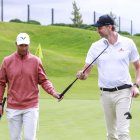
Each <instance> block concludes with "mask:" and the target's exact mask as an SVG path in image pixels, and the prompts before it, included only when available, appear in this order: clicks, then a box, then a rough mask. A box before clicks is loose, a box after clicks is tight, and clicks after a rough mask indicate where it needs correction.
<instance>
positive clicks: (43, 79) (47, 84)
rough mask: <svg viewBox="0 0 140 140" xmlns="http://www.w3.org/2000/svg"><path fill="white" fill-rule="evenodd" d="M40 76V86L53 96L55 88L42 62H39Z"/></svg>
mask: <svg viewBox="0 0 140 140" xmlns="http://www.w3.org/2000/svg"><path fill="white" fill-rule="evenodd" d="M38 76H39V79H38V80H39V84H40V85H41V86H42V88H43V89H44V90H45V91H46V92H47V93H49V94H53V93H54V92H55V89H54V87H53V84H52V83H51V81H50V80H49V79H48V77H47V75H46V73H45V70H44V68H43V66H42V63H41V61H40V62H39V67H38Z"/></svg>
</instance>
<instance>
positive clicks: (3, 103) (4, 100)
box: [0, 97, 6, 119]
mask: <svg viewBox="0 0 140 140" xmlns="http://www.w3.org/2000/svg"><path fill="white" fill-rule="evenodd" d="M5 102H6V97H4V99H3V102H2V112H3V110H4V105H5ZM1 117H2V115H0V119H1Z"/></svg>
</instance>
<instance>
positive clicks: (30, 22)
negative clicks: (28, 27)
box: [9, 18, 41, 25]
mask: <svg viewBox="0 0 140 140" xmlns="http://www.w3.org/2000/svg"><path fill="white" fill-rule="evenodd" d="M9 22H16V23H28V24H37V25H41V24H40V22H38V21H36V20H29V21H27V22H25V21H21V20H20V19H17V18H16V19H11V20H10V21H9Z"/></svg>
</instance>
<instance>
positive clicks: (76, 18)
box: [71, 1, 83, 27]
mask: <svg viewBox="0 0 140 140" xmlns="http://www.w3.org/2000/svg"><path fill="white" fill-rule="evenodd" d="M72 15H73V18H71V20H72V21H73V24H74V26H75V27H79V26H80V25H81V24H82V23H83V20H82V15H81V14H80V8H78V7H77V5H76V2H75V1H74V2H73V11H72Z"/></svg>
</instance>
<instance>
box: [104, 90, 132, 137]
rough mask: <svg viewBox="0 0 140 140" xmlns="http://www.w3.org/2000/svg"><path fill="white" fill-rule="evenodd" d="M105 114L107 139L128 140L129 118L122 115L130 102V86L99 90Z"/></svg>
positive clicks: (127, 109)
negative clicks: (111, 90)
mask: <svg viewBox="0 0 140 140" xmlns="http://www.w3.org/2000/svg"><path fill="white" fill-rule="evenodd" d="M101 102H102V106H103V110H104V114H105V121H106V128H107V140H130V136H129V120H127V119H126V117H127V116H124V114H125V113H126V112H128V111H129V108H130V102H131V91H130V88H127V89H123V90H118V91H115V92H108V91H101Z"/></svg>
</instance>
